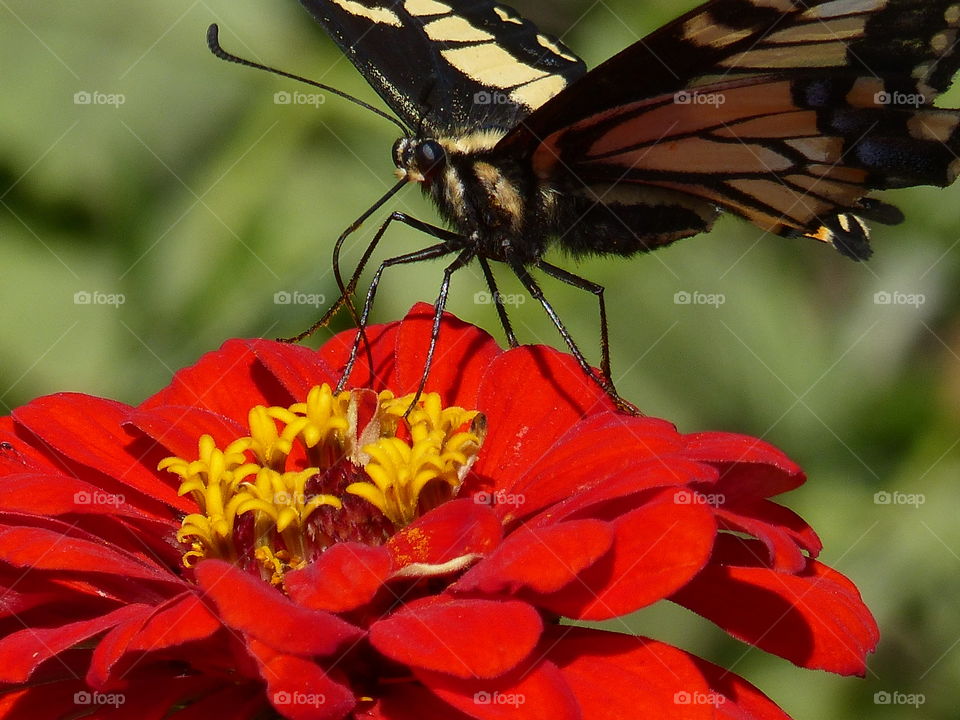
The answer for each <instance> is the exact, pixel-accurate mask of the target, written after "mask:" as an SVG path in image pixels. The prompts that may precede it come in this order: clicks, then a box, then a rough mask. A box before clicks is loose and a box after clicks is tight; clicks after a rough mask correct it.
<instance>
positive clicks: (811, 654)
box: [672, 535, 879, 675]
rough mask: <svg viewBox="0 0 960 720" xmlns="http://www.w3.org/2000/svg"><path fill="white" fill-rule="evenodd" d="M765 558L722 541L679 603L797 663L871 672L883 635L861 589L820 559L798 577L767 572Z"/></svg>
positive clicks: (752, 548) (756, 549)
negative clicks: (868, 659) (872, 658)
mask: <svg viewBox="0 0 960 720" xmlns="http://www.w3.org/2000/svg"><path fill="white" fill-rule="evenodd" d="M764 555H765V553H764V549H763V546H762V545H760V544H758V543H757V542H756V541H746V540H741V539H740V538H735V537H733V536H730V535H726V536H722V537H721V538H718V542H717V548H716V550H715V552H714V557H713V558H712V559H711V562H710V564H709V565H708V566H707V567H706V568H704V570H703V572H701V573H700V575H698V576H697V577H696V578H695V579H694V580H693V581H692V582H691V583H690V584H689V585H687V586H686V587H684V588H683V589H681V590H680V591H679V592H678V593H677V594H676V595H674V597H673V598H672V599H673V600H674V601H676V602H678V603H679V604H681V605H683V606H685V607H688V608H690V609H691V610H693V611H694V612H696V613H698V614H700V615H703V616H704V617H706V618H708V619H709V620H712V621H713V622H715V623H716V624H717V625H719V626H720V627H721V628H723V629H724V630H726V631H727V632H728V633H730V634H731V635H733V636H734V637H736V638H738V639H740V640H743V641H744V642H747V643H750V644H751V645H756V646H757V647H759V648H761V649H763V650H766V651H767V652H771V653H774V654H776V655H779V656H781V657H784V658H786V659H787V660H790V661H791V662H793V663H796V664H797V665H801V666H803V667H808V668H814V669H820V670H828V671H830V672H835V673H840V674H842V675H861V674H863V673H864V672H865V671H866V664H865V659H866V655H867V654H868V653H870V652H873V650H874V648H875V647H876V645H877V641H878V640H879V632H878V630H877V625H876V621H875V620H874V619H873V616H872V615H871V614H870V611H869V610H868V609H867V607H866V606H865V605H864V604H863V601H862V599H861V598H860V594H859V593H858V592H857V589H856V587H855V586H854V585H853V583H851V582H850V581H849V580H848V579H847V578H845V577H844V576H843V575H841V574H840V573H838V572H836V571H834V570H831V569H830V568H828V567H827V566H826V565H822V564H820V563H818V562H817V561H816V560H809V561H808V565H807V568H806V569H805V570H804V571H802V572H800V573H797V574H796V575H789V574H786V573H780V572H776V571H774V570H771V569H769V568H767V567H763V566H762V563H761V561H760V559H761V558H763V557H764Z"/></svg>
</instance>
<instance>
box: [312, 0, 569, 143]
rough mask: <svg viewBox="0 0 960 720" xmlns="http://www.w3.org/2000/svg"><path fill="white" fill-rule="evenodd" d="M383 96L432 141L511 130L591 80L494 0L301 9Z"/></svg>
mask: <svg viewBox="0 0 960 720" xmlns="http://www.w3.org/2000/svg"><path fill="white" fill-rule="evenodd" d="M301 4H302V5H303V6H304V7H305V8H306V9H307V11H308V12H309V13H310V14H311V15H312V16H313V18H314V19H315V20H316V21H317V22H318V23H320V25H322V26H323V28H324V29H325V30H326V31H327V32H328V33H329V34H330V36H331V37H332V38H333V39H334V40H335V41H336V43H337V44H338V45H339V46H340V48H341V49H342V50H343V52H344V53H345V54H346V56H347V57H348V58H349V59H350V61H351V62H352V63H353V64H354V65H355V66H356V67H357V69H358V70H359V71H360V72H361V74H362V75H363V76H364V77H365V78H366V80H367V82H369V83H370V85H371V86H372V87H373V88H374V89H375V90H376V91H377V93H379V95H380V97H382V98H383V100H384V101H385V102H386V103H387V105H389V106H390V108H391V109H392V110H393V111H394V112H395V113H396V114H397V115H398V116H400V118H401V119H402V120H403V121H404V122H405V123H406V125H407V126H408V127H410V128H413V129H415V130H417V131H418V132H423V133H426V134H428V135H430V136H433V137H437V136H449V135H452V134H463V133H464V132H468V131H471V130H481V129H486V128H494V127H495V128H504V129H507V128H512V127H514V126H515V125H516V124H517V123H518V122H519V121H520V119H521V118H522V117H524V116H526V115H527V114H528V113H530V112H531V111H532V110H533V109H534V108H536V107H539V106H540V105H542V104H543V103H544V102H546V101H547V100H548V99H549V98H550V97H552V96H553V95H555V94H556V93H558V92H560V90H562V89H564V88H565V87H566V86H567V85H568V84H569V83H570V82H571V81H572V80H573V79H575V78H577V77H579V76H581V75H583V74H584V72H585V66H584V64H583V61H581V60H580V59H579V58H578V57H577V56H576V55H574V54H573V53H572V52H571V51H570V50H569V49H568V48H567V47H566V46H564V45H563V44H562V43H561V42H560V41H558V40H557V39H556V38H553V37H550V36H548V35H545V34H544V33H541V32H539V31H538V30H537V28H536V27H535V26H534V25H533V24H532V23H531V22H529V21H528V20H524V19H522V18H520V17H519V16H518V15H517V14H516V12H514V11H513V10H511V9H510V8H508V7H505V6H502V5H498V4H496V3H493V2H490V0H458V1H453V0H446V1H445V2H440V1H439V0H379V1H378V0H301Z"/></svg>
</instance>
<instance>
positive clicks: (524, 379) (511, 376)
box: [474, 346, 609, 499]
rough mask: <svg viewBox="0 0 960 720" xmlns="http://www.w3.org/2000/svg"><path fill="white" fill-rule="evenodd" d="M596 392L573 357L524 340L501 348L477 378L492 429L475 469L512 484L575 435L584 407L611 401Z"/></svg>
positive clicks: (500, 482)
mask: <svg viewBox="0 0 960 720" xmlns="http://www.w3.org/2000/svg"><path fill="white" fill-rule="evenodd" d="M547 378H550V379H547ZM584 383H586V384H587V385H588V386H589V387H586V386H584ZM505 390H506V391H505ZM598 393H599V394H600V395H602V393H601V391H600V390H599V389H598V388H597V387H596V386H595V385H593V383H591V382H590V380H589V379H587V378H586V377H584V375H583V370H581V369H580V367H579V366H577V365H576V363H574V362H573V361H572V360H570V359H568V358H566V356H564V355H561V354H560V353H557V352H556V351H554V350H550V349H549V348H543V347H529V346H525V347H520V348H516V349H513V350H509V351H507V352H505V353H503V354H502V355H500V356H499V357H497V358H496V359H495V360H494V361H493V362H491V363H490V365H489V367H488V369H487V372H486V374H485V375H484V377H483V381H482V382H481V384H480V391H479V405H478V409H479V410H480V411H481V412H483V413H484V414H485V415H486V416H487V422H488V423H489V426H490V428H491V429H492V430H493V432H491V433H490V435H489V436H488V437H487V441H486V443H485V444H484V447H483V452H481V453H480V459H479V460H478V461H477V465H476V466H475V468H474V470H475V472H477V473H478V474H481V475H483V474H486V475H489V476H490V477H493V478H496V479H497V485H498V487H503V488H510V487H512V486H513V485H514V483H516V482H517V480H518V479H519V478H523V477H526V476H527V473H528V471H529V469H530V465H531V460H534V461H535V460H537V459H539V458H541V457H543V456H544V455H545V454H546V453H548V452H550V451H552V450H554V449H555V448H558V447H562V446H563V443H564V442H566V441H568V440H571V439H574V438H576V437H577V434H578V432H579V430H580V429H579V428H575V427H574V426H575V425H576V424H577V423H578V422H579V421H580V420H581V418H582V417H583V416H584V415H585V414H586V413H587V412H588V410H589V411H591V412H600V411H602V410H605V409H607V408H608V407H609V404H608V401H605V400H602V399H601V398H600V397H599V396H598ZM605 397H606V396H604V398H605ZM608 417H609V416H605V419H606V418H608ZM601 422H602V421H601ZM580 461H582V458H581V459H579V460H578V462H580ZM531 499H533V498H531Z"/></svg>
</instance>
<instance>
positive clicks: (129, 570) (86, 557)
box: [0, 527, 182, 585]
mask: <svg viewBox="0 0 960 720" xmlns="http://www.w3.org/2000/svg"><path fill="white" fill-rule="evenodd" d="M0 560H4V561H6V562H8V563H10V564H11V565H14V566H16V567H28V568H30V569H32V570H68V571H71V572H94V573H103V574H109V575H119V576H125V577H128V578H140V579H142V580H158V581H161V582H165V583H176V584H178V585H179V584H181V583H182V581H181V580H180V579H179V578H177V577H176V576H175V575H172V574H170V573H169V572H167V571H165V570H164V569H163V568H159V567H154V566H151V565H147V564H145V563H144V562H142V561H140V560H139V559H137V558H134V557H133V556H131V555H129V554H127V553H126V552H124V551H122V550H120V549H119V548H118V547H116V546H108V545H105V544H103V543H96V542H91V541H88V540H83V539H81V538H76V537H67V536H65V535H63V534H62V533H59V532H55V531H50V530H44V529H41V528H32V527H11V528H5V529H2V530H0Z"/></svg>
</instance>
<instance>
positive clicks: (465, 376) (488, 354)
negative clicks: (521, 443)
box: [393, 303, 503, 409]
mask: <svg viewBox="0 0 960 720" xmlns="http://www.w3.org/2000/svg"><path fill="white" fill-rule="evenodd" d="M433 313H434V310H433V306H431V305H427V304H426V303H417V304H416V305H414V306H413V308H411V310H410V312H409V313H407V316H406V317H405V318H404V319H403V321H402V322H401V323H400V328H399V331H398V333H397V354H396V368H395V370H394V375H393V378H394V380H395V382H396V383H397V387H396V392H397V394H398V395H399V394H401V393H408V392H415V391H416V389H417V386H418V385H419V384H420V378H421V376H422V375H423V368H424V367H425V364H426V361H427V350H428V348H429V347H430V335H431V333H432V331H433ZM502 352H503V351H502V350H501V349H500V347H499V346H498V345H497V343H496V342H495V341H494V339H493V338H492V337H490V335H488V334H487V333H485V332H484V331H483V330H481V329H480V328H478V327H475V326H473V325H470V324H468V323H465V322H463V321H462V320H460V319H459V318H456V317H454V316H453V315H450V314H449V313H444V315H443V324H442V325H441V327H440V335H439V337H438V338H437V346H436V350H435V352H434V355H433V366H432V367H431V368H430V377H429V378H427V388H426V389H427V392H437V393H440V396H441V397H442V398H443V401H444V404H445V405H459V406H461V407H465V408H468V409H469V408H476V407H477V403H478V397H477V393H478V391H479V388H480V380H481V378H482V377H483V375H484V373H485V372H486V370H487V366H488V365H489V364H490V363H491V362H492V361H493V359H494V358H496V357H497V356H498V355H500V354H501V353H502Z"/></svg>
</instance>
